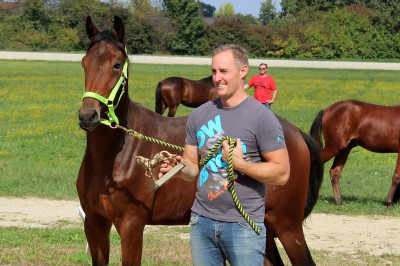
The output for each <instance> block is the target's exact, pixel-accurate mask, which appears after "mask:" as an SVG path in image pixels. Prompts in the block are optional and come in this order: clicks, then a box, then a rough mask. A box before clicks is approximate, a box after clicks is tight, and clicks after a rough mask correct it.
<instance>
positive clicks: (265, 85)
mask: <svg viewBox="0 0 400 266" xmlns="http://www.w3.org/2000/svg"><path fill="white" fill-rule="evenodd" d="M258 70H259V71H260V74H257V75H254V76H253V77H252V78H251V79H250V82H249V84H246V85H244V88H245V89H246V90H247V89H248V88H250V87H253V86H254V98H255V99H256V100H257V101H259V102H260V103H262V104H263V105H264V106H265V107H267V108H268V109H271V104H273V103H274V101H275V98H276V95H277V92H278V90H277V89H276V84H275V81H274V78H273V77H271V76H269V75H268V74H267V72H268V66H267V64H264V63H261V64H260V65H259V66H258ZM271 92H272V93H271Z"/></svg>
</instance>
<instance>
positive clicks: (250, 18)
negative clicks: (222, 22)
mask: <svg viewBox="0 0 400 266" xmlns="http://www.w3.org/2000/svg"><path fill="white" fill-rule="evenodd" d="M235 17H237V18H238V19H239V20H240V21H241V22H243V23H244V24H251V25H260V21H259V20H258V19H257V18H255V17H253V15H252V14H246V15H243V14H241V13H236V14H235Z"/></svg>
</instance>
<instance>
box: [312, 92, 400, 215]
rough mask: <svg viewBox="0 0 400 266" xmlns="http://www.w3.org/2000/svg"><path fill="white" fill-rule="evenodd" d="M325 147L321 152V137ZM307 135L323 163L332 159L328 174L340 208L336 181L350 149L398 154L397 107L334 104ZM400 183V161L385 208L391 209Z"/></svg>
mask: <svg viewBox="0 0 400 266" xmlns="http://www.w3.org/2000/svg"><path fill="white" fill-rule="evenodd" d="M322 133H323V135H324V141H325V147H324V148H323V149H322V146H323V145H322V140H321V134H322ZM310 135H311V137H313V138H314V139H315V140H316V141H317V143H318V144H319V146H320V149H321V150H322V152H321V157H322V161H323V162H324V163H325V162H327V161H329V160H330V159H331V158H333V157H335V159H334V161H333V164H332V167H331V169H330V171H329V174H330V177H331V182H332V188H333V193H334V196H335V201H336V203H337V204H339V205H342V204H343V201H342V196H341V194H340V189H339V179H340V176H341V174H342V170H343V167H344V165H345V163H346V160H347V157H348V156H349V153H350V151H351V149H352V148H354V147H356V146H361V147H363V148H364V149H367V150H369V151H372V152H379V153H399V152H400V105H396V106H381V105H375V104H370V103H365V102H360V101H356V100H347V101H340V102H337V103H335V104H333V105H331V106H329V107H327V108H325V109H324V110H321V111H320V112H319V113H318V115H317V117H316V118H315V120H314V122H313V124H312V126H311V130H310ZM399 183H400V158H399V156H398V157H397V163H396V168H395V170H394V174H393V177H392V186H391V188H390V190H389V194H388V196H387V198H386V205H387V207H388V208H392V205H393V198H394V195H395V192H396V188H397V187H398V185H399Z"/></svg>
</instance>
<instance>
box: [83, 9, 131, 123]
mask: <svg viewBox="0 0 400 266" xmlns="http://www.w3.org/2000/svg"><path fill="white" fill-rule="evenodd" d="M86 34H87V36H88V37H89V39H90V44H89V48H88V49H87V51H86V55H85V56H84V57H83V59H82V66H83V68H84V70H85V93H84V94H83V103H82V105H81V108H80V109H79V125H80V126H81V128H82V129H84V130H90V131H92V130H94V129H96V127H97V126H98V125H99V123H103V124H106V125H112V124H118V123H119V121H118V117H117V115H116V114H115V108H117V107H118V104H119V102H120V100H121V98H123V96H124V92H125V97H127V92H126V90H127V86H128V85H127V82H128V55H127V52H126V48H125V27H124V24H123V22H122V20H121V18H119V17H114V25H113V30H112V31H110V30H105V31H102V32H100V31H99V30H98V29H97V28H96V26H95V25H94V24H93V22H92V19H91V18H90V16H89V17H87V19H86Z"/></svg>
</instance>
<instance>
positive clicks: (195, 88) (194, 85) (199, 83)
mask: <svg viewBox="0 0 400 266" xmlns="http://www.w3.org/2000/svg"><path fill="white" fill-rule="evenodd" d="M213 89H214V90H215V86H214V83H213V81H212V78H211V77H207V78H203V79H200V80H190V79H184V86H183V94H182V104H183V105H185V106H187V107H192V108H195V107H199V106H200V105H202V104H203V103H206V102H208V101H209V100H212V99H215V98H216V97H215V96H216V94H215V93H213V94H211V91H212V90H213ZM210 97H212V99H210Z"/></svg>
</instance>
